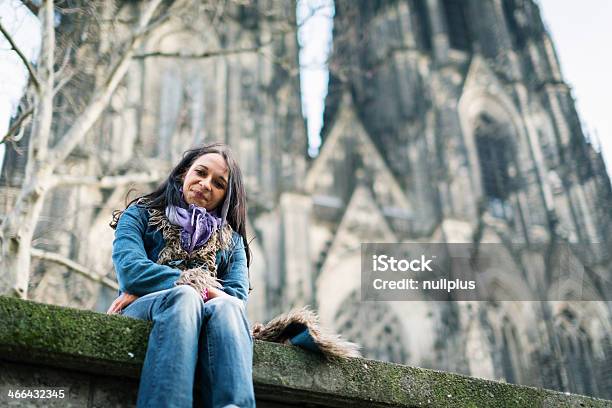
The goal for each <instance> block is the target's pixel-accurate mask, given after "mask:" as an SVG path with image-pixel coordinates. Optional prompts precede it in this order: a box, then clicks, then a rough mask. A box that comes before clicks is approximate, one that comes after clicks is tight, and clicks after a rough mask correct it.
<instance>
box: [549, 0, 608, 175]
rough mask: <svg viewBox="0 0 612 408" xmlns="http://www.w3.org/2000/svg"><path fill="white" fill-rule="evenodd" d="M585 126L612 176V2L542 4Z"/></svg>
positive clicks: (585, 0) (567, 0)
mask: <svg viewBox="0 0 612 408" xmlns="http://www.w3.org/2000/svg"><path fill="white" fill-rule="evenodd" d="M539 3H540V7H541V11H542V14H543V18H544V22H545V23H546V25H547V27H548V28H549V31H550V33H551V35H552V38H553V41H554V43H555V46H556V48H557V54H558V55H559V59H560V61H561V70H562V72H563V75H564V77H565V80H566V82H568V84H569V85H570V86H571V87H572V89H573V94H574V97H575V98H576V107H577V109H578V113H579V115H580V118H581V119H582V121H583V125H584V127H585V128H586V129H588V131H589V133H591V134H596V135H597V136H598V138H599V140H600V142H601V147H602V151H603V152H604V157H605V158H606V164H607V167H608V174H610V173H612V106H611V104H610V95H612V45H611V43H612V1H610V0H539Z"/></svg>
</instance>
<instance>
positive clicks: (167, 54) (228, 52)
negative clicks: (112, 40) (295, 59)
mask: <svg viewBox="0 0 612 408" xmlns="http://www.w3.org/2000/svg"><path fill="white" fill-rule="evenodd" d="M271 43H272V41H267V42H265V43H263V44H260V45H257V46H255V47H247V48H231V49H220V50H212V51H205V52H202V53H195V54H192V53H184V52H160V51H154V52H148V53H145V54H138V55H134V58H138V59H144V58H150V57H159V58H181V59H203V58H212V57H220V56H226V55H234V54H242V53H249V52H258V51H259V50H261V49H262V48H263V47H265V46H267V45H269V44H271Z"/></svg>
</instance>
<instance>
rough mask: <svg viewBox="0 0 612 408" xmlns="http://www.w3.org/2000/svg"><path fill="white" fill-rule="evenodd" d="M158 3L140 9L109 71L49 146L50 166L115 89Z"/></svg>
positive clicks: (74, 141)
mask: <svg viewBox="0 0 612 408" xmlns="http://www.w3.org/2000/svg"><path fill="white" fill-rule="evenodd" d="M161 3H162V0H154V1H151V2H150V3H149V4H148V5H147V8H146V9H145V11H144V12H143V13H142V17H141V18H140V21H139V24H138V27H137V29H136V32H135V34H134V35H133V37H132V40H131V42H130V44H129V46H128V47H127V48H126V50H125V51H124V53H123V55H122V57H121V58H120V59H119V60H118V61H117V62H116V64H115V66H114V67H113V68H112V69H111V71H110V72H111V73H110V75H109V76H108V78H107V79H106V81H105V82H104V83H103V84H102V86H101V89H99V90H97V91H96V92H95V93H94V96H93V97H92V99H91V103H90V104H89V105H88V106H87V108H85V110H84V111H83V113H81V114H80V115H79V117H78V119H77V120H76V121H75V123H74V124H73V125H72V127H71V128H70V129H69V130H68V132H67V133H66V134H65V135H64V136H63V137H62V138H61V140H60V141H59V142H58V144H57V145H56V146H55V147H54V148H53V152H52V153H51V157H50V163H49V164H50V167H51V168H52V169H53V168H55V167H57V165H58V164H60V163H62V162H63V161H64V160H65V159H66V157H68V155H69V154H70V152H72V150H73V149H74V148H75V147H76V145H77V144H78V143H79V142H80V141H81V140H82V139H83V137H85V134H86V133H87V132H88V131H89V129H91V127H92V126H93V125H94V123H95V122H96V120H98V118H99V117H100V115H101V114H102V112H103V111H104V109H105V108H106V106H107V105H108V102H109V101H110V98H111V96H112V94H113V92H115V89H116V88H117V86H118V85H119V82H121V80H122V79H123V77H124V76H125V74H126V72H127V70H128V67H129V64H130V62H131V60H132V56H133V55H134V52H135V50H136V48H138V46H139V45H140V42H141V39H142V36H143V35H144V34H145V33H146V32H147V31H148V27H147V26H148V25H149V22H150V21H151V19H152V17H153V15H154V14H155V12H156V11H157V9H158V7H159V6H160V4H161Z"/></svg>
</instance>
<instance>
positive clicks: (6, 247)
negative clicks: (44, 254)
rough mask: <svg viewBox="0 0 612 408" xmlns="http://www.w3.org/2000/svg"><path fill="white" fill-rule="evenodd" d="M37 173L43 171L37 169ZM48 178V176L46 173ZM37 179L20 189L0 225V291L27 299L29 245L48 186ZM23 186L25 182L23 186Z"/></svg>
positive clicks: (30, 244)
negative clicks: (11, 207) (20, 191)
mask: <svg viewBox="0 0 612 408" xmlns="http://www.w3.org/2000/svg"><path fill="white" fill-rule="evenodd" d="M39 175H42V174H40V173H39ZM47 178H48V177H47ZM37 184H38V183H30V185H29V186H28V187H26V188H24V189H22V193H21V195H20V196H19V198H18V200H17V203H16V206H15V207H14V208H13V209H12V211H11V212H10V213H9V214H7V217H6V218H5V219H4V222H3V223H2V224H1V228H0V240H1V241H2V242H1V243H2V250H1V252H0V271H1V272H0V278H1V279H2V280H3V282H1V283H0V294H2V295H8V296H15V297H20V298H24V299H26V298H27V296H28V283H29V281H30V248H31V247H32V237H33V235H34V229H35V228H36V223H37V221H38V218H39V216H40V212H41V211H42V207H43V203H44V199H45V195H46V192H47V190H46V189H45V188H44V187H42V186H41V185H40V184H39V185H37ZM24 187H25V186H24Z"/></svg>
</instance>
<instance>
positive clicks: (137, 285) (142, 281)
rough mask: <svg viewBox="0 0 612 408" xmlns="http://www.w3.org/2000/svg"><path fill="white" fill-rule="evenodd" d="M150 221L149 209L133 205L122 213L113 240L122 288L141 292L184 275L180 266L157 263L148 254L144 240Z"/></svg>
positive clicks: (166, 285) (167, 285) (154, 289)
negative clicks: (176, 267)
mask: <svg viewBox="0 0 612 408" xmlns="http://www.w3.org/2000/svg"><path fill="white" fill-rule="evenodd" d="M147 222H148V216H147V214H146V209H144V208H141V207H138V206H136V205H132V206H130V207H129V208H127V209H126V210H125V211H124V212H123V214H121V218H120V219H119V223H118V224H117V230H116V231H115V240H114V241H113V264H114V265H115V271H116V272H117V281H118V282H119V289H120V290H121V291H122V292H127V293H129V294H132V295H138V296H143V295H146V294H149V293H152V292H157V291H160V290H164V289H170V288H172V287H173V286H174V282H175V281H176V280H177V279H178V277H179V275H180V271H179V270H178V269H174V268H171V267H169V266H165V265H159V264H156V263H155V262H153V261H151V260H150V259H149V258H148V256H147V252H146V251H145V247H144V242H143V237H144V234H145V231H146V229H147Z"/></svg>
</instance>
